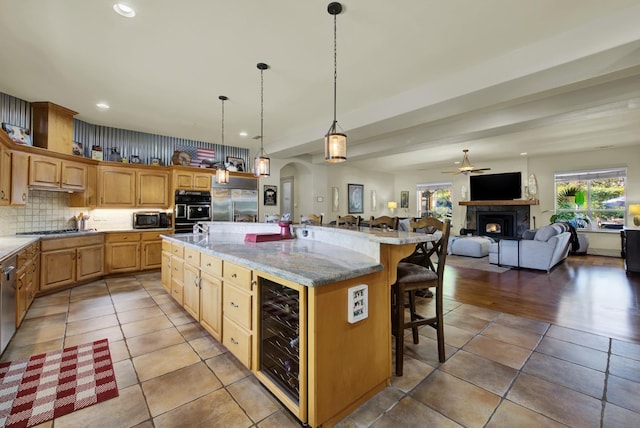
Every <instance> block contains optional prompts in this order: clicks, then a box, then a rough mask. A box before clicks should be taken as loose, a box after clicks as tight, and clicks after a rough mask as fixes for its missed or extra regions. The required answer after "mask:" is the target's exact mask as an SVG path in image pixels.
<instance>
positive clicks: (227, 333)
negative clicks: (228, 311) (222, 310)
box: [222, 317, 251, 368]
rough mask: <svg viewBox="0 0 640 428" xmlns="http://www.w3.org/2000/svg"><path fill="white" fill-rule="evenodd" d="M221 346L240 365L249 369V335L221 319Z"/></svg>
mask: <svg viewBox="0 0 640 428" xmlns="http://www.w3.org/2000/svg"><path fill="white" fill-rule="evenodd" d="M222 344H223V345H224V346H225V347H226V348H227V349H228V350H229V351H231V352H232V353H233V355H235V356H236V357H237V358H238V359H239V360H240V362H241V363H242V364H244V365H245V366H247V367H249V368H250V367H251V334H250V333H248V332H246V331H244V330H243V329H242V328H241V327H240V326H238V325H237V324H236V323H234V322H233V321H231V320H230V319H228V318H227V317H224V318H223V325H222Z"/></svg>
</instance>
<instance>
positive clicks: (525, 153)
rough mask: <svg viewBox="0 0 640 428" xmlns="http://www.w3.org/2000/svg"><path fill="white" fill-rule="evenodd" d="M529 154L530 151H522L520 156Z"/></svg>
mask: <svg viewBox="0 0 640 428" xmlns="http://www.w3.org/2000/svg"><path fill="white" fill-rule="evenodd" d="M528 154H529V153H527V152H522V153H520V156H526V155H528Z"/></svg>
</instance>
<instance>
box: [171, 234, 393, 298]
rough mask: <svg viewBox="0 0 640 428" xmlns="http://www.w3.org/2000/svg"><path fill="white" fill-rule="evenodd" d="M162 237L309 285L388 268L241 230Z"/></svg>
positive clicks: (343, 251) (349, 253)
mask: <svg viewBox="0 0 640 428" xmlns="http://www.w3.org/2000/svg"><path fill="white" fill-rule="evenodd" d="M162 237H163V238H164V239H167V240H168V241H171V242H177V243H180V244H183V245H185V246H188V247H194V248H196V249H198V250H200V251H201V252H203V253H207V254H211V255H214V256H216V257H220V258H221V259H224V260H226V261H230V262H233V263H237V264H239V265H242V266H246V267H248V268H251V269H256V270H260V271H263V272H266V273H270V274H272V275H275V276H278V277H280V278H284V279H288V280H290V281H293V282H296V283H298V284H301V285H304V286H307V287H316V286H320V285H326V284H332V283H334V282H338V281H343V280H346V279H351V278H355V277H358V276H363V275H367V274H369V273H373V272H379V271H381V270H383V269H384V267H383V266H382V265H381V264H380V263H378V262H377V261H376V260H375V259H374V258H372V257H369V256H366V255H363V254H362V253H358V252H356V251H353V250H349V249H347V248H342V247H339V246H335V245H330V244H326V243H324V242H317V241H312V240H303V239H283V240H281V241H270V242H259V243H254V242H244V234H237V233H236V234H232V233H227V234H224V235H217V236H215V237H212V236H210V235H204V234H196V235H194V234H177V235H162Z"/></svg>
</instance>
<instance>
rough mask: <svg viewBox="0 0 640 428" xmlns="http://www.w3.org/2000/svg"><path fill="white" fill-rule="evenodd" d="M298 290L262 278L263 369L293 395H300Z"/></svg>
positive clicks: (261, 364) (261, 365)
mask: <svg viewBox="0 0 640 428" xmlns="http://www.w3.org/2000/svg"><path fill="white" fill-rule="evenodd" d="M299 311H300V298H299V295H298V291H297V290H294V289H292V288H288V287H285V286H283V285H281V284H278V283H275V282H273V281H270V280H268V279H266V278H260V317H261V323H260V325H261V332H260V333H261V335H260V340H261V346H260V370H261V371H262V372H263V373H265V374H266V375H267V376H268V377H269V378H270V379H271V380H273V382H275V383H276V384H277V385H278V386H279V387H280V388H281V389H282V390H283V391H284V392H285V393H286V394H287V395H288V396H289V397H290V398H292V399H293V400H294V401H296V402H299V399H300V348H299V340H300V336H299V335H300V318H299Z"/></svg>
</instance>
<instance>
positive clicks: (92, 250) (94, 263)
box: [76, 245, 104, 281]
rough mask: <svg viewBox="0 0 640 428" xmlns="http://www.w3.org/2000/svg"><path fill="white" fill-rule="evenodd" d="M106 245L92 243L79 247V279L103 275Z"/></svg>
mask: <svg viewBox="0 0 640 428" xmlns="http://www.w3.org/2000/svg"><path fill="white" fill-rule="evenodd" d="M103 255H104V246H103V245H92V246H89V247H81V248H78V269H77V272H78V274H77V278H76V279H77V280H78V281H82V280H84V279H89V278H93V277H96V276H102V275H103V274H104V256H103Z"/></svg>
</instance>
